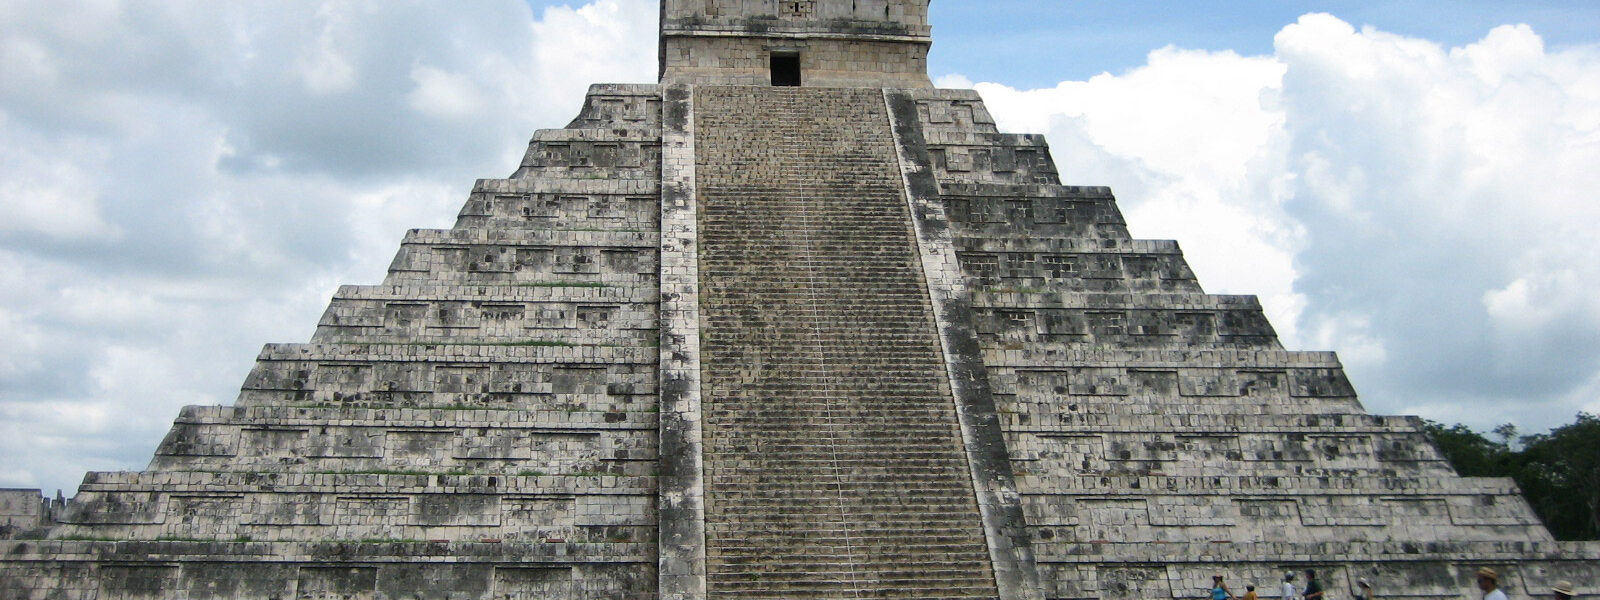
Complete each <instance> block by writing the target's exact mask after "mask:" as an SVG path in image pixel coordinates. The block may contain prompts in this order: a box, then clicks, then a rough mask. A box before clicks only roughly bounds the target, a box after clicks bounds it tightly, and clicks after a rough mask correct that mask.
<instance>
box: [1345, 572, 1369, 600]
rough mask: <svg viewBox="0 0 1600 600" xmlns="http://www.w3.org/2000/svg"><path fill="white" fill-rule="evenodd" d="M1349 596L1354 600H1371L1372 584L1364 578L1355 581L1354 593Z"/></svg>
mask: <svg viewBox="0 0 1600 600" xmlns="http://www.w3.org/2000/svg"><path fill="white" fill-rule="evenodd" d="M1350 596H1351V597H1353V598H1354V600H1372V584H1371V583H1368V582H1367V578H1365V577H1362V578H1360V579H1357V580H1356V593H1354V594H1350Z"/></svg>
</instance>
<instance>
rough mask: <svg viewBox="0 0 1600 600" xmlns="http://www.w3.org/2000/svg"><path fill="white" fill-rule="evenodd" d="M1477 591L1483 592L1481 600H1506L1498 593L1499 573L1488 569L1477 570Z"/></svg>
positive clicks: (1501, 593) (1502, 593)
mask: <svg viewBox="0 0 1600 600" xmlns="http://www.w3.org/2000/svg"><path fill="white" fill-rule="evenodd" d="M1478 589H1480V590H1483V600H1506V593H1505V592H1503V591H1500V572H1499V571H1495V570H1494V569H1491V568H1489V567H1483V568H1481V569H1478Z"/></svg>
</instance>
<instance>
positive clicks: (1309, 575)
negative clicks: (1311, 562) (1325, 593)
mask: <svg viewBox="0 0 1600 600" xmlns="http://www.w3.org/2000/svg"><path fill="white" fill-rule="evenodd" d="M1305 599H1306V600H1322V582H1321V581H1317V572H1316V571H1314V570H1311V569H1306V595H1305Z"/></svg>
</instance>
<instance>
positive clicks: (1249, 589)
mask: <svg viewBox="0 0 1600 600" xmlns="http://www.w3.org/2000/svg"><path fill="white" fill-rule="evenodd" d="M1305 573H1306V584H1305V585H1306V587H1305V589H1304V590H1301V589H1299V588H1296V587H1295V582H1294V580H1295V574H1294V572H1292V571H1291V572H1289V573H1286V574H1284V576H1283V588H1282V590H1281V591H1280V592H1279V596H1278V597H1279V599H1280V600H1325V599H1324V598H1323V596H1325V595H1326V594H1327V592H1326V591H1325V590H1323V589H1322V582H1321V581H1317V572H1316V570H1315V569H1306V571H1305ZM1356 588H1357V589H1356V593H1354V594H1351V597H1352V600H1374V598H1375V592H1373V590H1372V583H1371V582H1369V581H1367V580H1366V578H1364V577H1363V578H1361V579H1357V580H1356ZM1478 589H1480V590H1483V600H1507V598H1506V593H1505V592H1504V591H1502V590H1501V589H1500V573H1499V572H1498V571H1495V570H1494V569H1491V568H1489V567H1483V568H1481V569H1478ZM1550 591H1551V595H1552V597H1553V598H1555V600H1572V599H1573V598H1576V597H1577V594H1575V593H1573V591H1572V582H1570V581H1558V582H1556V584H1555V585H1554V586H1551V588H1550ZM1235 599H1237V600H1258V598H1257V596H1256V586H1253V585H1247V586H1245V593H1244V595H1243V596H1234V595H1233V592H1232V591H1231V590H1229V589H1228V585H1227V583H1225V582H1224V581H1223V576H1221V575H1213V576H1212V577H1211V600H1235Z"/></svg>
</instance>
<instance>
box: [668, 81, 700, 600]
mask: <svg viewBox="0 0 1600 600" xmlns="http://www.w3.org/2000/svg"><path fill="white" fill-rule="evenodd" d="M662 100H663V101H662V103H661V110H662V119H661V122H662V132H661V262H660V265H661V305H660V311H661V313H660V324H661V364H660V367H659V369H660V371H659V372H660V384H661V385H660V388H659V392H660V399H661V440H660V446H659V452H660V461H661V470H660V472H659V473H658V479H657V481H658V485H659V490H660V494H659V500H658V505H657V507H656V510H657V518H659V519H660V526H661V531H660V537H659V539H660V554H659V563H658V566H659V571H658V577H659V586H660V589H659V590H658V592H659V594H660V597H661V598H662V599H663V600H702V599H704V598H705V597H706V528H705V524H706V512H705V480H704V455H703V451H702V447H701V425H702V421H701V413H700V284H699V260H700V258H699V246H698V239H697V238H698V230H699V228H698V223H697V220H696V219H697V218H698V217H697V210H696V196H695V194H696V191H695V180H694V171H695V149H694V88H693V86H689V85H673V86H668V87H667V88H666V89H665V90H664V92H663V98H662Z"/></svg>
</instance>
